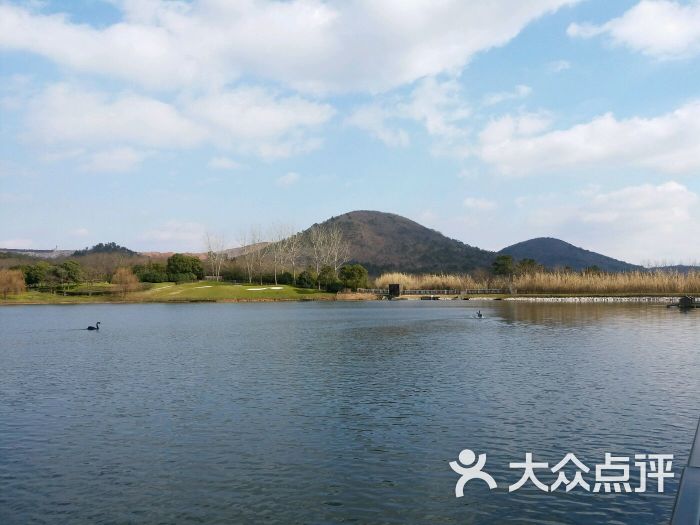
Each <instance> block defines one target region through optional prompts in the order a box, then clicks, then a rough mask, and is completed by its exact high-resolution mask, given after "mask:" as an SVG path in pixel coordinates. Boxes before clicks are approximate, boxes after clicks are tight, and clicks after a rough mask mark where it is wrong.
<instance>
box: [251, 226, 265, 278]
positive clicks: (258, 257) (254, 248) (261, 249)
mask: <svg viewBox="0 0 700 525" xmlns="http://www.w3.org/2000/svg"><path fill="white" fill-rule="evenodd" d="M248 241H249V243H250V244H249V245H248V248H249V251H248V253H249V254H250V257H251V261H252V272H253V273H254V272H256V271H257V274H258V278H259V279H260V284H262V282H263V264H264V263H265V259H266V257H267V252H268V249H267V247H266V246H265V245H264V244H263V242H264V241H263V236H262V232H261V231H260V227H259V226H252V227H251V228H250V233H249V237H248Z"/></svg>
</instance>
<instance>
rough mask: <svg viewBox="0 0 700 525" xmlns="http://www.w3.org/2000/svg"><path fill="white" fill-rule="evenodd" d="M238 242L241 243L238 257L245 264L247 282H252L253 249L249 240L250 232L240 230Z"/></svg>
mask: <svg viewBox="0 0 700 525" xmlns="http://www.w3.org/2000/svg"><path fill="white" fill-rule="evenodd" d="M238 242H239V243H240V245H241V248H240V249H241V251H240V255H239V257H240V258H241V259H242V260H243V265H244V266H245V271H246V274H247V275H248V282H249V283H252V282H253V264H254V261H253V250H252V244H251V240H250V232H248V231H243V232H241V234H240V236H239V238H238Z"/></svg>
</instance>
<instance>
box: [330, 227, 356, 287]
mask: <svg viewBox="0 0 700 525" xmlns="http://www.w3.org/2000/svg"><path fill="white" fill-rule="evenodd" d="M349 260H350V247H349V246H348V243H347V241H346V240H345V237H344V236H343V231H342V230H341V229H340V226H338V225H337V224H331V225H330V226H328V227H327V228H326V262H327V264H328V265H329V266H331V267H332V268H333V271H334V272H335V274H336V275H338V270H339V269H340V267H341V266H343V265H344V264H345V263H346V262H348V261H349Z"/></svg>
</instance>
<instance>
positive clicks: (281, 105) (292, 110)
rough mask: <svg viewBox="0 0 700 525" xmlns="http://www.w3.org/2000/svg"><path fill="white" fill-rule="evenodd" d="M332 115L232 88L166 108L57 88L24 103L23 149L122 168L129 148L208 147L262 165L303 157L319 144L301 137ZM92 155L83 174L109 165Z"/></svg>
mask: <svg viewBox="0 0 700 525" xmlns="http://www.w3.org/2000/svg"><path fill="white" fill-rule="evenodd" d="M333 113H334V110H333V108H332V107H330V106H329V105H327V104H321V103H316V102H313V101H310V100H307V99H304V98H301V97H299V96H283V95H279V94H277V93H274V92H271V91H269V90H265V89H262V88H252V87H239V88H235V89H230V90H228V91H225V92H221V93H210V94H207V95H203V96H201V97H198V98H194V99H191V100H185V99H182V100H180V101H179V102H178V104H171V103H167V102H162V101H160V100H158V99H155V98H152V97H146V96H143V95H136V94H133V93H129V92H122V93H117V94H108V93H102V92H97V91H91V90H86V89H83V88H81V87H78V86H75V85H72V84H68V83H59V84H53V85H50V86H48V87H47V88H46V89H45V90H44V91H43V92H41V93H40V94H39V95H38V96H37V97H36V98H34V99H32V100H31V102H30V103H29V105H28V109H27V115H26V119H25V120H26V132H25V135H26V139H27V141H28V142H36V141H39V142H42V143H44V144H45V145H49V146H54V147H61V148H62V151H64V150H65V149H66V147H67V146H70V145H77V146H79V147H81V148H82V147H89V146H91V147H102V148H104V147H105V146H109V149H110V150H111V152H112V153H111V155H112V156H113V157H117V156H118V157H119V158H120V161H121V164H120V166H121V167H122V168H123V169H127V168H130V167H133V166H134V165H136V164H137V163H138V161H139V160H140V159H139V158H138V157H139V154H137V152H136V151H135V148H154V149H176V148H194V147H197V146H200V145H202V144H206V143H209V144H213V145H215V146H217V147H220V148H225V149H231V150H235V151H238V152H241V153H245V154H251V155H258V156H261V157H264V158H275V157H285V156H290V155H294V154H298V153H304V152H307V151H310V150H312V149H314V148H316V147H318V145H319V143H320V140H319V139H318V138H317V137H315V136H311V135H309V131H313V130H315V129H316V128H318V127H319V126H320V125H322V124H324V123H325V122H326V121H327V120H328V119H330V118H331V117H332V115H333ZM127 147H129V148H132V149H131V150H128V149H127ZM128 153H129V155H127V154H128ZM95 155H97V157H96V158H95V159H94V161H93V162H92V163H90V164H89V165H88V167H89V168H92V167H98V166H99V165H100V164H102V165H108V161H109V160H110V159H109V158H104V157H105V156H107V155H108V153H102V154H99V153H98V154H95ZM141 156H142V154H141ZM112 160H115V161H116V160H117V159H112ZM103 161H104V162H103ZM93 164H94V166H93Z"/></svg>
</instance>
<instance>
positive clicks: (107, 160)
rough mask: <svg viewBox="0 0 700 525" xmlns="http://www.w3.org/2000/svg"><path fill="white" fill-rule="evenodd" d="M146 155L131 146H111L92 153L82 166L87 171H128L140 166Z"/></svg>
mask: <svg viewBox="0 0 700 525" xmlns="http://www.w3.org/2000/svg"><path fill="white" fill-rule="evenodd" d="M146 155H147V154H146V153H145V152H143V151H137V150H135V149H133V148H129V147H123V148H110V149H106V150H101V151H96V152H94V153H92V154H90V155H89V157H88V159H87V160H86V161H85V162H84V163H83V165H82V166H81V168H82V170H83V171H87V172H107V173H121V172H127V171H132V170H133V169H135V168H136V167H138V166H139V165H140V164H141V162H142V161H143V159H144V158H146Z"/></svg>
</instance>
